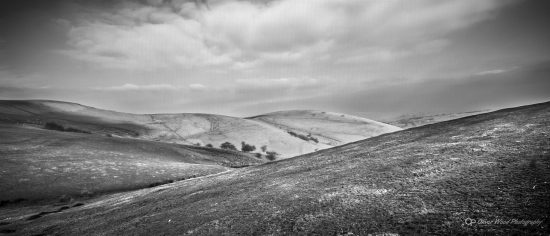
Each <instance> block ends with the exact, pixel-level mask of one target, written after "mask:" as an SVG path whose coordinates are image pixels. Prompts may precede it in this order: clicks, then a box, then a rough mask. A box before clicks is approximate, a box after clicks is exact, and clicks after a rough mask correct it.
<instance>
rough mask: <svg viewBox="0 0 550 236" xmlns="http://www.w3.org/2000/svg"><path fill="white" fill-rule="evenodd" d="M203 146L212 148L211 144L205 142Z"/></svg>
mask: <svg viewBox="0 0 550 236" xmlns="http://www.w3.org/2000/svg"><path fill="white" fill-rule="evenodd" d="M205 147H209V148H213V147H214V146H212V144H210V143H209V144H206V145H205Z"/></svg>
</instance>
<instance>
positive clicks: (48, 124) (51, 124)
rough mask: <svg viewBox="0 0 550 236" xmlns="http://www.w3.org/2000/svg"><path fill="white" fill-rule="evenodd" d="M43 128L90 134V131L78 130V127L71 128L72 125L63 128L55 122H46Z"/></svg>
mask: <svg viewBox="0 0 550 236" xmlns="http://www.w3.org/2000/svg"><path fill="white" fill-rule="evenodd" d="M44 129H49V130H57V131H62V132H74V133H83V134H91V132H89V131H85V130H80V129H76V128H72V127H67V128H65V127H63V126H62V125H60V124H57V123H55V122H46V124H45V125H44Z"/></svg>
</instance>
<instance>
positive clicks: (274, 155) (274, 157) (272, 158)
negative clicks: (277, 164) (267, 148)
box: [265, 152, 279, 161]
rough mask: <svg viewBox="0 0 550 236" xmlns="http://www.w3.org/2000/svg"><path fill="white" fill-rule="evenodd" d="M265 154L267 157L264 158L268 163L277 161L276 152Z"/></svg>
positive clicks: (277, 154)
mask: <svg viewBox="0 0 550 236" xmlns="http://www.w3.org/2000/svg"><path fill="white" fill-rule="evenodd" d="M266 153H267V155H266V156H265V157H266V158H267V159H268V160H270V161H273V160H275V159H277V157H278V156H279V153H276V152H266Z"/></svg>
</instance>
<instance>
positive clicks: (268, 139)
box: [0, 100, 400, 158]
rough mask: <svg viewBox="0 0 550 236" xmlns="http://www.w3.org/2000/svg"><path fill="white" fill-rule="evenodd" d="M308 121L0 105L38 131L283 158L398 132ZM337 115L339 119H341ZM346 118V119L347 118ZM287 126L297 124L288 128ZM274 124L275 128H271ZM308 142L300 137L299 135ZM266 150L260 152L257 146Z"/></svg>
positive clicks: (10, 120) (8, 116)
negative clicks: (243, 149) (54, 127)
mask: <svg viewBox="0 0 550 236" xmlns="http://www.w3.org/2000/svg"><path fill="white" fill-rule="evenodd" d="M305 113H306V115H305V116H306V117H307V119H303V118H304V117H300V116H296V113H295V112H294V113H293V112H290V113H288V114H285V113H277V114H276V115H275V114H268V115H265V116H260V117H258V118H257V119H242V118H236V117H229V116H222V115H211V114H193V113H181V114H143V115H138V114H129V113H121V112H115V111H108V110H101V109H96V108H93V107H88V106H83V105H80V104H76V103H68V102H58V101H43V100H29V101H1V100H0V124H27V125H32V126H34V127H37V128H43V127H44V126H45V125H46V124H48V123H55V124H58V125H60V126H62V127H64V129H73V130H78V131H81V132H89V133H93V134H103V135H111V136H116V137H129V138H137V139H144V140H151V141H160V142H168V143H180V144H192V145H197V144H198V145H201V146H205V145H209V144H210V145H212V146H214V147H220V145H221V144H222V143H225V142H230V143H232V144H233V145H235V146H236V147H237V148H239V150H240V145H241V142H245V143H247V144H250V145H254V146H255V147H256V150H255V151H254V152H256V153H262V154H263V155H265V154H266V153H267V152H271V151H274V152H277V153H278V154H280V155H279V158H288V157H292V156H296V155H300V154H304V153H309V152H313V151H317V150H321V149H325V148H330V147H333V146H337V145H341V144H344V143H348V142H351V141H357V140H360V139H364V138H368V137H372V136H376V135H380V134H383V133H387V132H393V131H396V130H400V128H397V127H395V126H391V125H387V124H383V123H379V122H374V121H370V120H367V119H363V118H359V117H351V116H345V115H343V114H338V116H337V115H335V114H332V113H330V114H332V115H328V114H329V113H327V114H320V113H319V115H318V116H316V117H313V119H312V118H311V116H312V115H313V116H315V115H316V113H309V112H305ZM340 116H342V117H340ZM348 117H350V118H348ZM292 122H296V123H295V124H292ZM273 124H276V125H273ZM308 134H309V135H310V138H300V135H305V136H304V137H306V136H307V135H308ZM262 146H265V151H264V150H261V147H262Z"/></svg>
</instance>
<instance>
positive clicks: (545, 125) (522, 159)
mask: <svg viewBox="0 0 550 236" xmlns="http://www.w3.org/2000/svg"><path fill="white" fill-rule="evenodd" d="M549 138H550V103H544V104H537V105H531V106H525V107H519V108H513V109H506V110H500V111H496V112H492V113H488V114H482V115H476V116H471V117H466V118H462V119H457V120H452V121H447V122H442V123H437V124H432V125H426V126H423V127H419V128H413V129H408V130H404V131H399V132H395V133H391V134H385V135H381V136H378V137H374V138H370V139H367V140H363V141H359V142H355V143H351V144H348V145H344V146H340V147H336V148H331V149H327V150H323V151H320V152H316V153H311V154H308V155H303V156H299V157H296V158H291V159H286V160H282V161H277V162H271V163H267V164H264V165H260V166H255V167H250V168H245V169H239V170H236V171H232V172H228V173H224V174H220V175H216V176H208V177H204V178H198V179H190V180H185V181H181V182H177V183H173V184H171V185H169V186H163V187H161V188H158V189H150V190H140V191H134V192H130V193H123V194H118V195H114V196H112V197H110V198H108V199H103V200H101V201H98V202H96V203H95V204H90V205H89V206H84V207H82V208H80V209H72V210H67V211H65V212H62V213H58V214H51V215H48V216H45V217H42V218H40V219H36V220H27V221H25V220H22V221H13V222H7V223H4V224H6V225H7V226H5V228H9V230H13V232H17V233H21V234H24V235H31V234H36V233H44V234H168V235H182V234H196V235H204V234H210V235H219V234H243V235H250V234H275V235H282V234H326V235H337V234H348V233H353V234H355V235H366V234H367V233H398V234H401V235H408V234H441V235H451V234H473V233H479V234H514V233H525V234H531V235H532V234H548V233H550V231H549V228H548V226H549V225H548V222H549V221H548V220H549V219H548V212H550V197H549V196H550V156H549V151H550V139H549ZM468 218H471V219H476V220H483V219H486V220H494V219H503V220H509V219H518V220H541V222H542V223H539V224H536V225H526V224H489V225H483V224H467V222H470V223H471V221H466V219H468Z"/></svg>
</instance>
